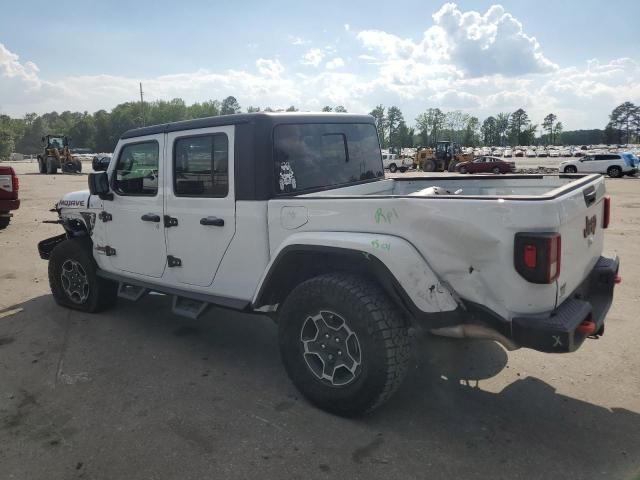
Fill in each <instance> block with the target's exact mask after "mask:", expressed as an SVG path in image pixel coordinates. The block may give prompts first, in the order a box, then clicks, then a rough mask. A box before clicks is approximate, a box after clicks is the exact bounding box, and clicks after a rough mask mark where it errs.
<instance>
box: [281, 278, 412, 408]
mask: <svg viewBox="0 0 640 480" xmlns="http://www.w3.org/2000/svg"><path fill="white" fill-rule="evenodd" d="M278 337H279V343H280V352H281V355H282V360H283V363H284V366H285V368H286V370H287V373H288V374H289V377H290V378H291V380H292V381H293V383H294V384H295V385H296V387H297V388H298V389H299V390H300V391H301V392H302V394H303V395H304V396H305V397H306V398H307V399H309V401H311V402H312V403H313V404H315V405H316V406H318V407H320V408H322V409H324V410H327V411H329V412H332V413H335V414H338V415H345V416H353V415H358V414H362V413H365V412H369V411H371V410H374V409H375V408H377V407H378V406H380V405H382V404H383V403H384V402H385V401H386V400H387V399H389V398H390V397H391V396H392V395H393V393H394V392H395V391H396V390H397V388H398V387H399V386H400V384H401V383H402V380H403V378H404V374H405V371H406V367H407V363H408V361H409V358H410V341H409V336H408V331H407V325H406V322H405V320H404V318H403V316H402V314H401V313H400V311H399V310H398V309H397V307H396V306H395V305H394V304H393V303H392V302H391V301H390V300H389V299H388V298H387V296H386V294H385V293H384V291H383V290H381V289H380V288H379V287H378V286H377V285H375V284H373V283H371V282H369V281H367V280H365V279H364V278H361V277H358V276H355V275H350V274H337V273H336V274H326V275H321V276H318V277H315V278H312V279H310V280H307V281H306V282H304V283H302V284H300V285H299V286H298V287H296V288H295V289H294V290H293V292H291V294H290V295H289V297H288V298H287V299H286V301H285V303H284V305H283V308H282V312H281V315H280V318H279V324H278Z"/></svg>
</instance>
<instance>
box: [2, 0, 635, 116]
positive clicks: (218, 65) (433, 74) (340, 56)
mask: <svg viewBox="0 0 640 480" xmlns="http://www.w3.org/2000/svg"><path fill="white" fill-rule="evenodd" d="M176 5H178V6H176ZM45 18H46V19H47V22H46V23H44V22H43V19H45ZM638 18H640V2H639V1H637V0H636V1H631V0H630V1H609V2H606V3H604V2H602V1H599V2H598V1H591V0H587V1H585V0H581V1H579V2H578V1H571V2H569V1H567V2H562V1H557V0H556V1H554V2H548V1H536V2H533V1H501V2H484V1H458V2H455V4H447V3H444V2H424V1H422V2H421V1H413V0H411V1H396V2H389V1H386V2H375V1H353V0H352V1H349V2H346V1H344V0H342V1H333V0H329V1H323V2H303V1H295V2H294V1H271V2H264V1H263V2H257V1H246V2H241V1H238V2H233V3H232V2H187V1H185V2H181V3H179V2H175V1H173V2H165V1H154V2H151V1H138V2H131V3H129V2H120V1H106V0H105V1H101V2H98V1H84V2H80V1H77V2H64V1H62V2H59V3H56V4H53V5H52V4H51V3H50V2H37V1H24V2H20V3H18V2H15V3H14V2H12V3H11V5H10V6H7V7H5V9H4V12H3V16H2V18H0V112H2V113H8V114H10V115H14V116H20V115H23V114H24V113H26V112H29V111H36V112H39V113H42V112H45V111H49V110H54V109H55V110H58V111H61V110H65V109H72V110H88V111H95V110H97V109H100V108H105V109H109V108H111V107H113V106H114V105H116V104H117V103H120V102H122V101H126V100H132V99H135V98H136V93H137V92H136V86H137V82H138V81H142V82H143V83H144V89H145V92H146V95H147V98H149V99H151V100H153V99H170V98H173V97H175V96H180V97H182V98H184V99H185V100H186V101H187V102H194V101H204V100H208V99H211V98H214V99H216V98H217V99H220V98H223V97H224V96H226V95H230V94H233V95H235V96H236V97H237V98H238V100H239V102H240V104H241V105H242V106H244V107H246V106H248V105H258V106H262V107H265V106H271V107H274V108H277V107H287V106H288V105H290V104H294V105H296V106H298V107H299V108H301V109H304V110H317V109H319V108H321V107H322V106H323V105H327V104H329V105H336V104H343V105H345V106H346V107H347V108H348V109H349V111H354V112H366V111H369V110H370V109H371V108H372V107H373V106H375V105H376V104H378V103H383V104H385V105H391V104H395V105H398V106H399V107H400V108H401V109H402V110H403V111H404V112H405V116H406V117H407V120H408V121H409V123H413V122H412V120H413V118H415V116H416V115H417V114H418V113H419V112H421V111H423V110H425V109H426V108H429V107H440V108H442V109H445V110H451V109H461V110H464V111H466V112H468V113H471V114H474V115H476V116H479V117H480V118H481V119H482V118H483V117H485V116H487V115H489V114H492V113H496V112H498V111H513V110H515V109H516V108H519V107H523V108H525V109H526V110H527V111H529V112H530V115H531V117H532V119H533V120H534V122H537V123H539V122H541V120H542V118H541V117H542V116H544V114H546V113H548V112H550V111H554V112H555V113H557V114H558V115H559V117H560V119H561V120H563V122H564V124H565V128H594V127H602V126H603V125H604V124H605V123H606V120H607V118H606V117H607V114H608V113H609V112H610V111H611V109H612V108H613V107H614V106H615V105H616V104H617V103H620V102H622V101H625V100H631V101H634V102H639V103H640V54H639V52H640V40H639V39H640V27H639V26H638V23H637V22H638V21H637V19H638ZM35 26H37V28H34V27H35ZM538 117H540V118H538Z"/></svg>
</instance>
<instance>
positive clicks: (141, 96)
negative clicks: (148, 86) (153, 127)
mask: <svg viewBox="0 0 640 480" xmlns="http://www.w3.org/2000/svg"><path fill="white" fill-rule="evenodd" d="M140 106H141V107H142V126H143V127H144V96H143V95H142V82H140Z"/></svg>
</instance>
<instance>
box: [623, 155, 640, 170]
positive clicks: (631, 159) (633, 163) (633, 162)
mask: <svg viewBox="0 0 640 480" xmlns="http://www.w3.org/2000/svg"><path fill="white" fill-rule="evenodd" d="M622 157H623V158H624V162H625V164H627V166H629V167H637V166H638V163H640V160H638V157H637V156H636V155H634V154H633V153H623V154H622Z"/></svg>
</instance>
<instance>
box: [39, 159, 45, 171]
mask: <svg viewBox="0 0 640 480" xmlns="http://www.w3.org/2000/svg"><path fill="white" fill-rule="evenodd" d="M38 172H40V173H47V164H46V159H44V158H42V157H38Z"/></svg>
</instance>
